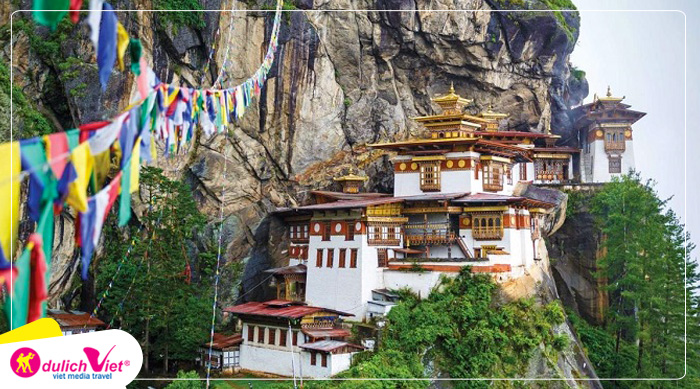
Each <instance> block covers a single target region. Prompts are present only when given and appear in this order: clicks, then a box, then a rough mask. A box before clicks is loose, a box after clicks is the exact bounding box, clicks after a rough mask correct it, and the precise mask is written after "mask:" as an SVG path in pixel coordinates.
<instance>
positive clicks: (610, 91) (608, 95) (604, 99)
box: [593, 85, 625, 102]
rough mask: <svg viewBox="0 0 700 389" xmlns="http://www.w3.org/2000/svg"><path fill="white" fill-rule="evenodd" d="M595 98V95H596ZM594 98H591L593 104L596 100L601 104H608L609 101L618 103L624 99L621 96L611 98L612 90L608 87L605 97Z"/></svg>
mask: <svg viewBox="0 0 700 389" xmlns="http://www.w3.org/2000/svg"><path fill="white" fill-rule="evenodd" d="M596 97H597V95H596ZM596 97H594V98H593V101H594V102H595V101H596V100H600V101H603V102H606V101H608V102H609V101H611V102H620V101H622V100H624V99H625V96H622V97H613V94H612V90H611V89H610V85H608V91H607V92H606V93H605V97H599V98H596Z"/></svg>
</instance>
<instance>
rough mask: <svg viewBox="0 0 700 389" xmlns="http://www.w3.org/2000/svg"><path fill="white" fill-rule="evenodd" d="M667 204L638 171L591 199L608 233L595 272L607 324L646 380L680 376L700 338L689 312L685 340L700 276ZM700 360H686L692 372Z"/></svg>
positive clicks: (621, 352)
mask: <svg viewBox="0 0 700 389" xmlns="http://www.w3.org/2000/svg"><path fill="white" fill-rule="evenodd" d="M666 203H667V201H664V200H661V199H659V197H658V195H657V194H656V192H655V190H654V185H653V183H652V182H651V181H647V182H644V183H643V182H642V181H641V178H640V175H639V174H638V173H634V172H633V173H630V174H628V175H625V176H623V177H621V178H615V179H613V181H612V182H610V183H609V184H607V185H605V187H604V188H603V189H602V190H601V191H600V192H598V193H597V194H596V195H595V196H594V198H593V201H592V211H593V214H594V216H595V218H596V221H597V225H598V227H599V229H600V231H601V235H602V237H603V239H602V248H603V250H602V252H603V256H602V258H600V260H599V261H598V272H597V276H599V277H602V278H603V279H604V280H606V281H607V286H606V290H607V291H608V293H609V309H608V312H607V319H608V320H607V323H606V324H607V329H608V331H610V333H612V334H613V335H614V338H615V348H614V352H615V354H616V355H617V356H618V358H619V359H618V360H627V358H628V356H629V354H628V353H627V352H626V351H625V350H627V349H629V345H635V346H634V347H635V348H636V352H635V354H636V355H635V368H634V376H636V377H641V378H652V377H656V378H678V377H681V376H683V374H684V360H685V341H686V340H688V342H689V344H698V343H700V342H699V339H700V338H698V333H697V331H693V329H695V330H697V327H698V323H699V322H698V317H697V315H694V314H691V315H689V316H688V317H687V319H688V321H689V323H688V324H689V328H691V331H689V333H688V338H687V339H686V334H685V320H686V316H685V314H686V311H685V309H686V306H687V307H689V308H690V309H691V310H693V309H695V307H697V303H696V302H697V297H695V296H696V295H695V293H696V292H697V285H698V281H699V280H700V275H699V274H698V270H697V265H696V264H695V263H694V262H693V261H691V260H690V253H691V252H692V250H693V248H694V246H693V245H692V244H691V243H690V237H689V235H687V234H685V233H684V228H683V225H682V224H681V223H680V222H679V221H678V218H677V217H676V215H675V214H674V213H673V212H672V211H669V210H666ZM686 271H687V283H686ZM691 353H697V351H695V352H692V351H691ZM593 359H596V358H593ZM697 361H698V359H697V358H696V359H695V360H694V362H690V359H689V365H690V366H689V369H691V370H692V369H697V368H698V366H700V364H699V363H698V362H697ZM614 366H615V368H622V367H623V366H628V365H626V364H616V365H614ZM608 374H610V375H609V377H620V378H622V377H624V376H623V375H622V374H629V371H627V370H625V371H622V370H615V369H612V370H611V371H609V372H608ZM686 382H687V381H686ZM675 384H676V383H674V385H675ZM645 385H647V384H643V383H639V384H635V385H634V387H643V386H645ZM669 385H671V384H669ZM610 386H615V387H621V386H627V385H626V384H624V385H623V384H621V383H620V384H617V383H616V384H610ZM653 386H654V387H663V386H665V384H664V383H656V384H653Z"/></svg>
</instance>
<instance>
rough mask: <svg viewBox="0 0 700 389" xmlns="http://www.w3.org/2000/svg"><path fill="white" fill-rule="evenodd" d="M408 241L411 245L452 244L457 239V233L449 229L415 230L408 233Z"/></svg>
mask: <svg viewBox="0 0 700 389" xmlns="http://www.w3.org/2000/svg"><path fill="white" fill-rule="evenodd" d="M405 238H406V242H407V245H409V246H417V245H425V244H427V245H433V244H450V243H453V242H454V241H455V233H454V232H447V231H432V232H424V233H416V232H415V231H413V232H411V233H410V234H409V233H407V234H406V237H405Z"/></svg>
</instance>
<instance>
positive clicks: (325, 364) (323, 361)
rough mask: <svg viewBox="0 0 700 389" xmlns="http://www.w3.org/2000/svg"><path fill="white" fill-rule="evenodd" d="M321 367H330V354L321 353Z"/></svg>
mask: <svg viewBox="0 0 700 389" xmlns="http://www.w3.org/2000/svg"><path fill="white" fill-rule="evenodd" d="M321 367H328V354H326V353H321Z"/></svg>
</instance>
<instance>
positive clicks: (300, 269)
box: [265, 263, 306, 275]
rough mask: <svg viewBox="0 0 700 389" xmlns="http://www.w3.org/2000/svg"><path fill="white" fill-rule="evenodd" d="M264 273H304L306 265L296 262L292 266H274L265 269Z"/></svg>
mask: <svg viewBox="0 0 700 389" xmlns="http://www.w3.org/2000/svg"><path fill="white" fill-rule="evenodd" d="M265 273H272V274H276V275H283V274H306V265H304V264H301V263H300V264H298V265H294V266H285V267H276V268H273V269H267V270H265Z"/></svg>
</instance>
